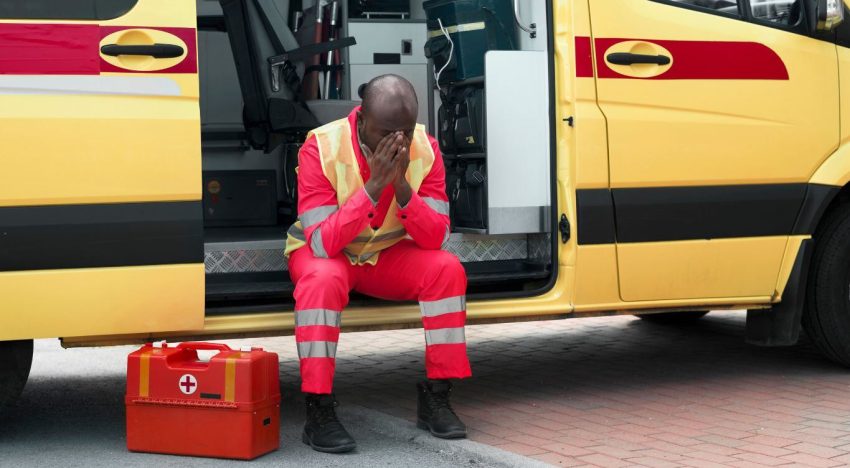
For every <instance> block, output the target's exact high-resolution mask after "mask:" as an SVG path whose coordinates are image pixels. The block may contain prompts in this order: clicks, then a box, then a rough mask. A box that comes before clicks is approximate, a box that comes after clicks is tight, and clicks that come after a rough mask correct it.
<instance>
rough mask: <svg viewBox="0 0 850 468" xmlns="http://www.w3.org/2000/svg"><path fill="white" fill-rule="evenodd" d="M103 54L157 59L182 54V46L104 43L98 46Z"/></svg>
mask: <svg viewBox="0 0 850 468" xmlns="http://www.w3.org/2000/svg"><path fill="white" fill-rule="evenodd" d="M100 52H101V53H102V54H103V55H109V56H112V57H117V56H119V55H148V56H150V57H153V58H157V59H164V58H176V57H180V56H181V55H183V48H182V47H180V46H179V45H175V44H143V45H121V44H106V45H104V46H103V47H101V48H100Z"/></svg>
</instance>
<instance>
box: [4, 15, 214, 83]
mask: <svg viewBox="0 0 850 468" xmlns="http://www.w3.org/2000/svg"><path fill="white" fill-rule="evenodd" d="M123 29H157V30H159V31H164V32H167V33H171V34H173V35H175V36H177V37H179V38H180V39H181V40H182V41H183V42H184V43H186V48H187V49H188V50H187V51H186V58H184V59H183V60H182V61H181V62H180V63H178V64H177V65H175V66H173V67H171V68H166V69H164V70H157V71H149V72H144V73H197V72H198V46H197V39H196V37H197V33H196V31H195V29H194V28H145V27H144V26H136V27H130V26H104V27H100V26H99V25H97V24H17V23H16V24H11V23H0V74H5V75H97V74H99V73H101V72H119V73H138V72H135V71H132V70H126V69H123V68H119V67H116V66H113V65H111V64H109V63H108V62H106V61H105V60H102V59H101V57H100V50H99V48H100V41H101V39H103V38H104V37H106V36H108V35H110V34H112V33H114V32H116V31H120V30H123Z"/></svg>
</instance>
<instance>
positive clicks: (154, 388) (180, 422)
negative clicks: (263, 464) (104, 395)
mask: <svg viewBox="0 0 850 468" xmlns="http://www.w3.org/2000/svg"><path fill="white" fill-rule="evenodd" d="M198 350H213V351H218V353H216V354H215V355H214V356H212V358H210V360H209V361H202V360H199V359H198V353H197V351H198ZM125 404H126V406H127V448H128V449H129V450H132V451H134V452H155V453H168V454H175V455H194V456H202V457H217V458H237V459H243V460H250V459H252V458H256V457H258V456H260V455H263V454H265V453H268V452H272V451H274V450H277V448H278V447H279V446H280V383H279V378H278V358H277V354H276V353H269V352H266V351H263V350H262V348H242V349H240V350H234V349H230V347H228V346H227V345H224V344H215V343H181V344H179V345H177V346H169V345H167V344H165V343H157V344H156V345H152V344H146V345H145V346H143V347H142V348H141V349H139V350H138V351H135V352H133V353H132V354H130V355H129V356H128V358H127V394H126V396H125Z"/></svg>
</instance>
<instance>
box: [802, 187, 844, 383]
mask: <svg viewBox="0 0 850 468" xmlns="http://www.w3.org/2000/svg"><path fill="white" fill-rule="evenodd" d="M814 238H815V250H814V253H813V255H812V262H811V266H810V268H809V280H808V281H809V282H808V287H807V288H806V308H805V311H804V313H803V328H804V329H805V330H806V334H808V336H809V338H811V340H812V341H813V342H814V343H815V345H816V346H817V347H818V349H820V350H821V352H822V353H823V354H824V355H825V356H826V357H827V358H829V359H830V360H832V361H835V362H837V363H839V364H842V365H844V366H847V367H850V203H845V204H843V205H839V206H838V208H836V209H835V210H832V211H831V212H830V213H829V214H828V215H827V217H826V218H825V219H824V221H823V222H822V224H821V226H820V227H819V228H818V230H817V231H816V233H815V236H814Z"/></svg>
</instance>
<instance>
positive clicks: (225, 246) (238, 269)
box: [204, 227, 551, 274]
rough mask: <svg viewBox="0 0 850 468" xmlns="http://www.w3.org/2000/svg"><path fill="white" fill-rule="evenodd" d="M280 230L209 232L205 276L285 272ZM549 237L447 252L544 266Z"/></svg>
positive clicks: (463, 239) (464, 244)
mask: <svg viewBox="0 0 850 468" xmlns="http://www.w3.org/2000/svg"><path fill="white" fill-rule="evenodd" d="M285 235H286V234H285V231H284V230H283V229H282V228H279V227H275V228H259V229H248V228H241V229H226V230H212V229H211V230H208V232H207V233H206V242H205V244H204V264H205V266H206V272H207V274H225V273H256V272H283V271H287V264H286V258H285V257H284V255H283V250H284V246H285V243H286V239H285ZM550 239H551V237H550V236H549V234H512V235H500V236H485V235H475V234H462V233H455V234H451V236H450V238H449V242H448V244H447V246H446V250H448V251H449V252H452V253H454V254H455V255H457V256H458V258H459V259H460V261H461V262H463V263H474V262H487V261H499V260H532V261H541V262H545V261H547V260H548V259H549V256H550V252H551V242H550Z"/></svg>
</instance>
